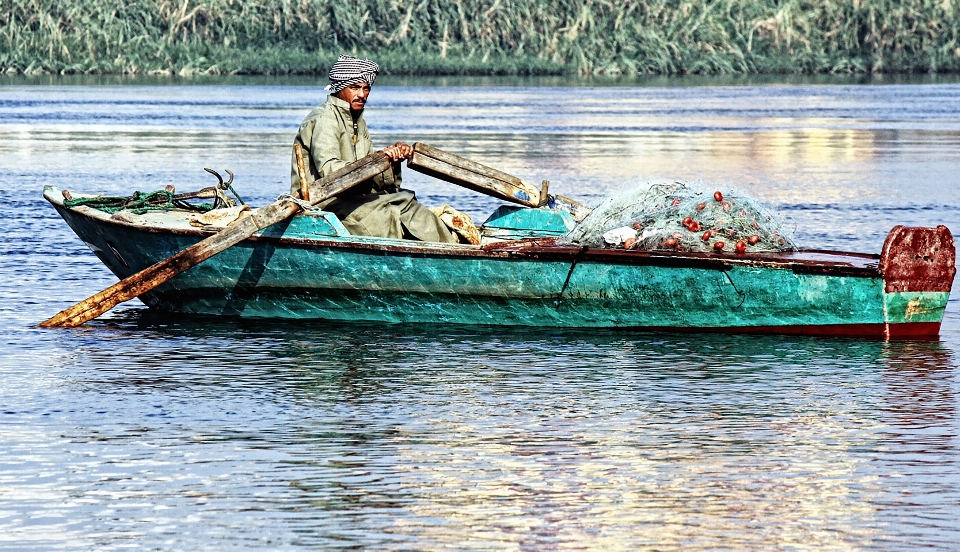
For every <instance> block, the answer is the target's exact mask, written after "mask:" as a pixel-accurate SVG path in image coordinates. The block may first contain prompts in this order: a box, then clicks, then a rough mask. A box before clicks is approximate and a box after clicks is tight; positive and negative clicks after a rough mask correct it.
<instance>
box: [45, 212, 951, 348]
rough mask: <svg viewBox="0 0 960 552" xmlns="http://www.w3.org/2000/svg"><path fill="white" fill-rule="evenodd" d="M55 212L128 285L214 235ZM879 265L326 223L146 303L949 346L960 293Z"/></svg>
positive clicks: (242, 312)
mask: <svg viewBox="0 0 960 552" xmlns="http://www.w3.org/2000/svg"><path fill="white" fill-rule="evenodd" d="M48 199H49V198H48ZM51 201H52V202H53V203H54V204H55V205H56V206H57V208H58V210H59V211H60V212H61V214H62V215H63V216H64V218H65V219H66V220H67V222H68V223H69V224H70V225H71V227H73V228H74V230H75V231H76V232H77V234H78V235H79V236H81V239H83V240H84V241H86V242H88V243H90V244H91V248H92V249H93V250H94V252H95V253H96V254H97V255H98V257H100V258H101V260H103V262H104V263H105V264H106V265H107V266H108V267H109V268H110V269H111V270H112V271H114V273H116V274H117V275H118V276H120V277H124V276H126V275H128V274H130V273H133V272H135V271H137V270H139V269H141V268H143V267H145V266H148V265H149V264H151V263H153V262H155V261H156V260H158V259H161V258H163V257H165V256H167V255H170V254H172V253H175V252H176V251H178V250H180V249H182V248H184V247H186V246H188V245H191V244H193V243H196V242H197V241H198V240H199V239H201V238H202V237H203V236H204V235H206V234H204V233H203V232H201V231H198V230H196V229H191V228H189V227H183V226H180V227H177V229H175V230H162V229H160V228H158V227H156V225H154V226H150V225H148V224H143V225H139V226H138V225H137V224H134V223H130V222H124V221H110V220H108V219H107V218H106V217H103V216H100V215H97V214H94V213H90V212H84V211H83V209H75V210H66V209H64V208H63V207H62V205H59V204H58V203H57V201H55V200H53V199H51ZM334 220H335V219H334ZM169 226H174V225H173V224H171V225H169ZM114 250H115V251H116V253H113V251H114ZM121 258H122V259H123V262H121V260H120V259H121ZM880 260H881V259H880V257H878V256H875V255H874V256H870V255H857V254H842V253H831V252H800V253H794V254H783V255H771V254H767V255H753V256H734V255H718V254H688V255H678V254H665V253H659V252H638V251H622V250H588V249H585V248H572V247H558V246H555V245H553V243H552V240H550V239H546V240H539V241H538V240H526V241H523V242H514V243H503V244H495V245H491V246H488V247H484V248H480V247H476V246H468V245H449V244H424V243H418V242H409V241H404V240H390V239H382V238H366V237H357V236H346V235H344V234H343V233H342V231H341V230H340V229H339V228H337V227H336V224H334V223H333V222H332V221H330V220H328V219H327V218H325V217H323V216H319V215H316V214H315V215H312V216H297V217H294V218H293V219H292V220H291V221H290V222H289V223H288V224H287V223H281V224H279V225H277V226H275V227H273V228H271V229H268V231H266V232H264V233H263V234H262V235H260V236H256V237H254V238H252V239H249V240H246V241H244V242H242V243H240V244H237V245H235V246H234V247H232V248H230V249H228V250H227V251H224V252H223V253H221V254H219V255H218V256H217V257H214V258H213V259H210V260H208V261H206V262H205V263H203V264H201V265H198V266H195V267H193V268H191V269H189V270H188V271H186V272H184V273H183V274H181V275H180V276H178V277H176V278H174V279H173V280H170V281H169V282H167V283H166V284H164V285H163V286H161V287H159V288H157V289H155V290H153V291H152V292H150V293H148V294H145V295H143V296H142V297H141V299H143V300H144V302H145V303H147V304H148V305H150V306H153V307H156V308H160V309H166V310H170V311H175V312H185V313H196V314H214V315H233V316H245V317H283V318H325V319H340V320H370V321H381V322H443V323H466V324H505V325H535V326H576V327H621V328H623V327H629V328H651V329H653V328H664V329H666V328H670V329H687V330H690V329H696V330H705V329H708V330H714V331H755V332H761V333H768V332H778V333H813V334H836V335H870V336H878V337H882V336H887V337H895V336H907V337H916V336H923V335H936V333H937V332H938V331H939V324H940V320H941V319H942V316H943V310H944V308H945V305H946V299H947V296H948V295H949V290H948V291H947V292H942V291H934V292H931V291H909V292H893V293H887V292H885V286H886V285H887V282H886V281H885V280H884V275H883V274H882V273H881V272H880V270H879V269H878V263H879V262H880ZM951 262H952V261H951Z"/></svg>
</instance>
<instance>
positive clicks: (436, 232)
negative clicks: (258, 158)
mask: <svg viewBox="0 0 960 552" xmlns="http://www.w3.org/2000/svg"><path fill="white" fill-rule="evenodd" d="M379 70H380V67H379V66H378V65H377V64H376V63H374V62H373V61H370V60H367V59H358V58H355V57H350V56H346V55H341V56H340V58H339V59H338V60H337V62H336V63H335V64H334V65H333V67H332V68H331V69H330V74H329V78H330V82H331V84H330V85H329V86H327V87H326V90H329V91H330V95H329V96H327V101H326V103H323V104H320V105H319V106H317V107H316V108H314V109H313V111H311V112H310V113H309V114H308V115H307V117H306V118H305V119H304V120H303V122H302V123H301V124H300V131H299V132H298V133H297V137H296V139H295V141H294V144H299V145H300V147H301V149H302V151H304V152H309V155H308V156H307V159H304V161H305V163H304V164H305V165H306V167H305V168H306V170H307V175H308V178H313V179H317V178H321V177H323V176H327V175H329V174H331V173H333V172H334V171H336V170H338V169H340V168H342V167H343V166H345V165H347V164H348V163H351V162H353V161H356V160H357V159H360V158H362V157H364V156H366V155H369V154H370V153H371V152H372V151H373V147H372V144H371V142H370V134H369V133H368V131H367V123H366V122H365V121H364V120H363V108H364V106H365V105H366V103H367V97H368V96H369V95H370V88H371V86H373V81H374V80H375V79H376V78H377V73H378V72H379ZM383 152H384V153H385V154H386V155H387V157H389V158H390V160H391V161H393V167H392V169H390V170H386V171H384V172H382V173H380V174H379V175H377V176H375V177H373V178H371V179H370V180H368V181H366V182H363V183H361V184H358V185H357V186H355V187H353V188H351V189H350V190H347V191H346V192H343V193H341V194H340V195H338V196H336V197H333V198H329V199H326V200H324V201H322V202H320V203H318V204H317V207H318V208H320V209H323V210H324V211H328V212H332V213H334V214H335V215H337V217H338V218H339V219H340V221H341V222H343V225H344V226H345V227H346V228H347V230H349V231H350V233H351V234H354V235H359V236H380V237H385V238H407V239H415V240H421V241H429V242H446V243H456V242H458V241H459V240H458V238H457V235H456V234H455V233H453V232H451V231H450V229H449V228H447V225H446V224H444V222H443V221H441V220H440V217H438V216H437V215H436V214H434V213H432V212H431V211H430V210H429V209H427V208H426V207H424V206H423V205H422V204H421V203H420V202H418V201H417V198H416V196H415V195H414V193H413V192H412V191H410V190H404V189H401V188H400V184H401V178H400V161H402V160H404V159H408V158H410V156H412V155H413V147H411V146H409V145H407V144H405V143H403V142H397V143H396V144H394V145H392V146H388V147H386V148H384V149H383ZM292 164H293V170H292V171H291V180H292V183H291V186H290V189H291V191H292V193H297V191H298V190H299V189H300V177H299V174H298V171H297V159H296V154H294V156H293V163H292Z"/></svg>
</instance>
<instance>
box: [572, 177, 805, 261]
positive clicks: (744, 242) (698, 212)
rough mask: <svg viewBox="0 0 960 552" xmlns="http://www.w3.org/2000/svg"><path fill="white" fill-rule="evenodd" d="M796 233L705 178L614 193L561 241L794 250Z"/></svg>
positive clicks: (755, 203)
mask: <svg viewBox="0 0 960 552" xmlns="http://www.w3.org/2000/svg"><path fill="white" fill-rule="evenodd" d="M792 234H793V233H792V232H789V231H786V229H785V228H784V226H783V224H782V223H781V222H780V221H779V220H778V219H777V217H776V216H774V213H772V212H771V211H770V210H769V209H767V208H766V207H764V206H763V205H762V204H761V203H760V202H758V201H757V200H755V199H753V198H751V197H749V196H747V195H746V194H744V193H742V192H740V191H738V190H736V189H733V188H725V189H719V188H717V187H716V186H708V185H707V184H704V183H703V182H691V183H682V182H673V183H662V184H653V185H649V184H646V185H641V186H638V187H635V188H632V189H630V190H627V191H625V192H623V193H621V194H619V195H617V196H615V197H611V198H609V199H607V200H605V201H604V202H603V203H601V204H600V205H599V206H598V207H597V208H596V209H594V210H593V211H592V212H591V213H590V214H589V215H588V216H587V217H586V218H585V219H583V221H582V222H581V223H580V224H578V225H577V226H576V228H574V229H573V230H571V231H570V233H568V234H567V235H566V236H564V237H563V238H561V240H560V243H563V244H568V245H581V246H588V247H607V248H623V249H644V250H670V251H687V252H728V253H733V252H738V253H743V252H747V251H751V252H758V251H768V252H770V251H790V250H794V249H796V245H795V244H794V242H793V239H792Z"/></svg>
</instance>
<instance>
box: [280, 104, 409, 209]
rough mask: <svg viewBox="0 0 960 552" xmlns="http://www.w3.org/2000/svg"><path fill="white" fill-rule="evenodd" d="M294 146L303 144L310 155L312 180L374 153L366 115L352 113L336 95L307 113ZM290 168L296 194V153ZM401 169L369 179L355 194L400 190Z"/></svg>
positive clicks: (306, 164) (308, 167) (308, 166)
mask: <svg viewBox="0 0 960 552" xmlns="http://www.w3.org/2000/svg"><path fill="white" fill-rule="evenodd" d="M320 129H323V131H322V132H321V131H320ZM294 143H295V144H300V147H301V148H302V150H303V151H304V152H309V153H310V155H309V156H306V157H307V158H306V159H304V160H303V161H304V168H305V169H306V170H307V176H308V178H310V179H312V180H316V179H318V178H320V177H323V176H327V175H329V174H331V173H333V172H334V171H336V170H338V169H341V168H343V167H344V166H345V165H347V164H349V163H352V162H353V161H356V160H357V159H360V158H362V157H365V156H367V155H369V154H370V153H371V152H373V144H372V143H371V142H370V133H369V132H368V131H367V122H366V121H364V120H363V113H356V114H354V113H353V112H351V110H350V104H348V103H347V102H345V101H343V100H341V99H340V98H338V97H336V96H327V101H326V103H323V104H320V105H318V106H317V107H315V108H314V109H313V110H312V111H311V112H310V113H309V114H307V117H306V118H305V119H304V120H303V122H302V123H300V131H299V132H298V133H297V137H296V139H295V140H294ZM291 165H292V167H291V173H290V191H291V193H296V192H298V191H299V190H300V175H299V172H298V171H297V157H296V154H294V155H293V157H292V159H291ZM399 169H400V166H399V164H397V165H395V168H394V170H387V171H384V172H382V173H380V174H379V175H377V176H375V177H373V178H372V179H370V180H371V182H370V184H369V186H368V185H367V184H366V183H364V184H361V185H358V186H357V187H356V188H355V189H354V190H355V191H352V193H353V194H369V193H375V192H377V191H388V190H394V189H397V188H399V187H400V182H401V180H400V170H399Z"/></svg>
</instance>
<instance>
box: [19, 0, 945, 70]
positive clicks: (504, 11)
mask: <svg viewBox="0 0 960 552" xmlns="http://www.w3.org/2000/svg"><path fill="white" fill-rule="evenodd" d="M954 2H960V0H639V1H631V0H626V1H619V2H613V1H607V0H452V1H451V0H415V1H411V0H349V1H347V0H339V1H326V0H252V1H241V0H207V1H197V0H143V1H141V2H137V3H128V1H127V0H74V1H67V0H0V72H11V73H13V72H18V73H45V72H46V73H160V74H168V73H169V74H174V73H175V74H195V73H238V74H268V75H269V74H322V73H324V72H325V71H326V69H327V67H329V64H330V63H331V62H332V61H333V60H334V59H335V58H336V54H337V53H339V52H348V53H353V54H356V55H363V56H369V57H373V58H375V59H377V60H380V61H381V62H382V65H383V67H384V70H385V71H386V72H388V73H394V74H414V75H466V74H474V75H477V74H481V75H482V74H494V75H537V74H564V73H579V74H587V75H590V74H594V75H600V74H605V75H620V74H637V73H640V74H723V73H768V72H774V73H836V72H841V73H851V72H852V73H861V72H957V71H960V39H958V34H960V29H958V18H957V15H958V7H957V6H955V5H954Z"/></svg>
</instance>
